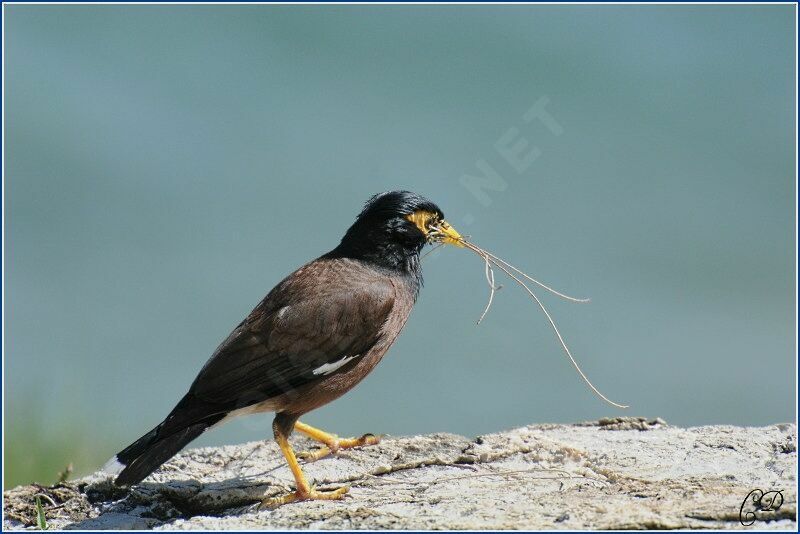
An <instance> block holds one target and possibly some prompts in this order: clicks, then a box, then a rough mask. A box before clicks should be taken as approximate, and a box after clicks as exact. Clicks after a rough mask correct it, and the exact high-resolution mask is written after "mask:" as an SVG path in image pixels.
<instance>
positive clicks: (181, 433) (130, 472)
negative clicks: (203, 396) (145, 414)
mask: <svg viewBox="0 0 800 534" xmlns="http://www.w3.org/2000/svg"><path fill="white" fill-rule="evenodd" d="M179 408H180V407H179ZM179 408H176V410H175V411H173V413H172V414H170V416H169V417H167V419H165V420H164V422H162V423H161V424H160V425H158V426H157V427H155V428H154V429H153V430H151V431H150V432H148V433H147V434H145V435H144V436H142V437H141V438H139V439H137V440H136V441H134V442H133V443H131V444H130V445H129V446H128V447H126V448H125V449H124V450H122V451H121V452H119V453H117V455H116V456H114V457H113V458H111V460H109V461H108V462H107V463H106V465H105V466H103V471H105V472H106V473H109V474H112V475H117V478H116V479H115V480H114V483H115V484H116V485H118V486H130V485H133V484H138V483H139V482H141V481H142V480H144V479H145V477H147V475H149V474H150V473H152V472H153V471H155V470H156V469H158V467H159V466H160V465H161V464H163V463H164V462H166V461H167V460H169V459H170V458H172V457H173V456H175V455H176V454H178V452H180V450H181V449H183V448H184V447H185V446H186V445H188V444H189V442H190V441H192V440H194V439H195V438H196V437H198V436H199V435H200V434H202V433H203V432H205V431H206V430H208V429H209V428H210V427H212V426H214V425H215V424H216V423H218V422H219V421H220V420H221V419H222V418H224V414H215V415H212V416H208V417H205V418H202V419H200V420H197V419H195V418H189V420H190V421H191V420H192V419H194V421H192V422H188V421H187V423H186V424H180V423H178V424H176V423H177V421H176V415H178V416H179V414H176V413H175V412H177V411H179Z"/></svg>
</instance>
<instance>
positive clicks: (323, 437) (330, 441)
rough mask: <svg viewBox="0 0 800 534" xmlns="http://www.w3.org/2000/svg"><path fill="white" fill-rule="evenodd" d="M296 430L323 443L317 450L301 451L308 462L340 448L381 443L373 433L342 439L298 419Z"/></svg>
mask: <svg viewBox="0 0 800 534" xmlns="http://www.w3.org/2000/svg"><path fill="white" fill-rule="evenodd" d="M294 428H295V430H297V431H299V432H302V433H303V434H305V435H306V436H308V437H309V438H311V439H313V440H316V441H319V442H320V443H322V444H323V446H322V447H320V448H319V449H317V450H315V451H306V452H301V453H300V454H299V455H298V456H300V458H302V459H303V460H305V461H307V462H315V461H317V460H319V459H321V458H325V457H326V456H328V455H329V454H332V453H336V451H338V450H339V449H352V448H353V447H364V446H366V445H377V444H378V443H380V441H381V438H380V436H374V435H372V434H364V435H363V436H361V437H360V438H346V439H340V438H339V437H337V436H336V435H335V434H329V433H328V432H325V431H323V430H320V429H319V428H314V427H313V426H309V425H307V424H305V423H301V422H300V421H297V422H296V423H295V424H294Z"/></svg>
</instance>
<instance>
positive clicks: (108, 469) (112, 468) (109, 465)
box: [102, 456, 125, 475]
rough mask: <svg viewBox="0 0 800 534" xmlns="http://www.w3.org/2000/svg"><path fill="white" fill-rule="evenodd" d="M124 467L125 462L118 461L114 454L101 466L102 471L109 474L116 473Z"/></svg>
mask: <svg viewBox="0 0 800 534" xmlns="http://www.w3.org/2000/svg"><path fill="white" fill-rule="evenodd" d="M123 469H125V464H123V463H122V462H120V461H119V459H117V457H116V456H113V457H112V458H111V459H110V460H109V461H107V462H106V464H105V465H104V466H103V469H102V471H103V472H104V473H107V474H109V475H118V474H120V472H121V471H122V470H123Z"/></svg>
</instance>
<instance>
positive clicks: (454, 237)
mask: <svg viewBox="0 0 800 534" xmlns="http://www.w3.org/2000/svg"><path fill="white" fill-rule="evenodd" d="M437 226H438V227H439V233H440V234H443V235H444V237H443V238H441V239H442V243H447V244H448V245H453V246H456V247H463V246H464V244H463V243H462V242H461V234H459V233H458V232H456V229H455V228H453V227H452V226H450V223H448V222H447V221H442V222H440V223H439V224H438V225H437Z"/></svg>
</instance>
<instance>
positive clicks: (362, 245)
mask: <svg viewBox="0 0 800 534" xmlns="http://www.w3.org/2000/svg"><path fill="white" fill-rule="evenodd" d="M460 238H461V236H459V235H458V232H456V231H455V230H454V229H453V228H452V227H451V226H450V225H449V224H447V222H446V221H445V220H444V214H443V213H442V210H441V209H439V207H438V206H437V205H436V204H434V203H433V202H431V201H430V200H428V199H427V198H425V197H422V196H420V195H417V194H416V193H412V192H410V191H387V192H385V193H379V194H377V195H375V196H373V197H372V198H370V199H369V200H368V201H367V203H366V204H365V205H364V209H363V210H361V213H360V214H359V215H358V217H357V218H356V221H355V222H354V223H353V225H352V226H351V227H350V228H349V229H348V230H347V233H345V235H344V237H343V238H342V242H341V244H340V245H339V246H338V247H337V248H336V249H335V250H334V251H333V252H332V254H336V255H338V256H343V257H350V258H354V259H360V260H364V261H368V262H370V263H373V264H376V265H378V266H380V267H384V268H387V269H391V270H396V271H402V272H407V273H409V274H414V275H417V276H418V275H419V253H420V251H421V250H422V247H423V246H425V243H428V242H432V241H443V242H446V243H451V244H458V240H459V239H460Z"/></svg>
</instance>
